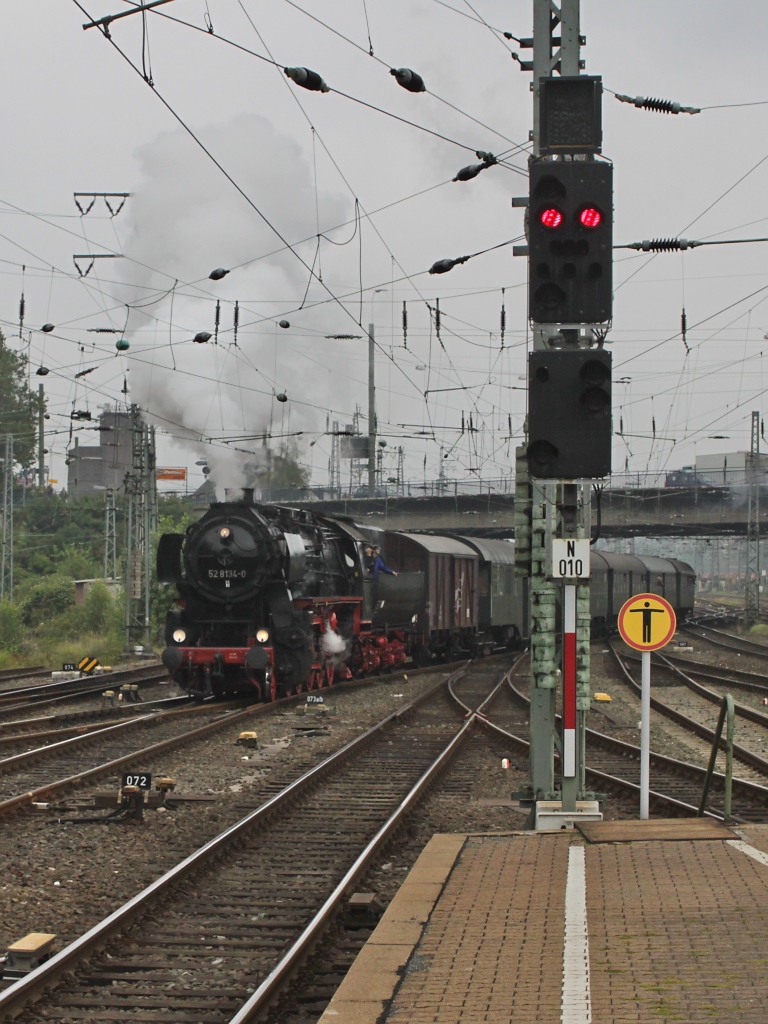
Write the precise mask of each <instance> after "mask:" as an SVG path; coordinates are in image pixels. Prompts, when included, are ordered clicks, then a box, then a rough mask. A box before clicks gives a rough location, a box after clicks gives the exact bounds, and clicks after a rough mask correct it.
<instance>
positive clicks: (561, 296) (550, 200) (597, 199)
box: [528, 160, 613, 324]
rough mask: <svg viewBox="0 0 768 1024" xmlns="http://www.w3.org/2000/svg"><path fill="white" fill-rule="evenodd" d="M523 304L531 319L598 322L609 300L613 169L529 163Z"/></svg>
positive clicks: (587, 163) (585, 163)
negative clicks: (526, 288) (525, 301)
mask: <svg viewBox="0 0 768 1024" xmlns="http://www.w3.org/2000/svg"><path fill="white" fill-rule="evenodd" d="M528 234H529V238H528V252H529V257H528V259H529V263H528V281H529V292H528V308H529V315H530V318H531V320H533V321H534V322H536V323H545V324H546V323H555V324H593V323H594V324H600V323H605V321H607V320H610V318H611V312H612V299H613V273H612V268H613V168H612V166H611V165H610V164H607V163H603V162H599V163H598V162H597V161H594V160H571V161H562V160H560V161H552V160H538V161H534V162H533V163H532V164H531V165H530V197H529V230H528Z"/></svg>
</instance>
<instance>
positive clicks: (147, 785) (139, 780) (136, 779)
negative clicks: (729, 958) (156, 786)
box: [123, 772, 152, 789]
mask: <svg viewBox="0 0 768 1024" xmlns="http://www.w3.org/2000/svg"><path fill="white" fill-rule="evenodd" d="M123 785H124V786H138V787H139V789H152V775H151V773H150V772H123Z"/></svg>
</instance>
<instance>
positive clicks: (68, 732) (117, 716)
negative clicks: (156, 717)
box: [0, 696, 192, 751]
mask: <svg viewBox="0 0 768 1024" xmlns="http://www.w3.org/2000/svg"><path fill="white" fill-rule="evenodd" d="M191 703H192V698H191V697H185V696H181V697H163V698H160V699H158V700H151V701H141V702H140V703H137V704H133V703H131V704H117V705H115V706H113V707H112V706H110V707H104V708H92V709H90V710H89V711H81V712H79V713H77V712H75V713H74V714H62V715H48V716H45V717H43V716H37V717H36V718H26V719H21V720H15V721H10V722H0V751H4V750H7V749H8V748H12V747H19V746H26V747H29V748H30V749H32V748H33V747H34V746H36V745H38V744H41V743H45V744H46V745H48V744H50V743H55V742H57V741H58V740H61V739H66V738H68V737H69V736H73V735H80V734H85V733H87V732H91V731H93V730H94V729H99V728H104V727H106V726H109V725H117V724H118V723H119V722H124V721H125V720H126V719H127V718H128V717H129V716H131V717H134V718H137V719H138V718H140V717H142V716H147V715H149V714H154V713H155V712H157V711H166V710H169V709H171V708H176V707H186V706H188V705H190V704H191Z"/></svg>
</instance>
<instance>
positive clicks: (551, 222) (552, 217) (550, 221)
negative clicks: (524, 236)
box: [539, 206, 564, 228]
mask: <svg viewBox="0 0 768 1024" xmlns="http://www.w3.org/2000/svg"><path fill="white" fill-rule="evenodd" d="M563 220H564V217H563V214H562V212H561V211H560V210H558V208H557V207H556V206H547V207H545V208H544V209H543V210H542V211H541V213H540V214H539V221H540V223H541V224H542V225H543V226H544V227H545V228H559V227H560V225H561V224H562V223H563Z"/></svg>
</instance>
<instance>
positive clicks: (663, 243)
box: [626, 238, 695, 252]
mask: <svg viewBox="0 0 768 1024" xmlns="http://www.w3.org/2000/svg"><path fill="white" fill-rule="evenodd" d="M694 244H695V243H694V242H689V241H688V239H687V238H646V239H644V240H643V241H642V242H632V243H631V244H630V245H628V246H626V248H627V249H642V251H643V252H675V251H677V250H681V249H692V248H694Z"/></svg>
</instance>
